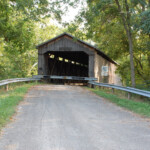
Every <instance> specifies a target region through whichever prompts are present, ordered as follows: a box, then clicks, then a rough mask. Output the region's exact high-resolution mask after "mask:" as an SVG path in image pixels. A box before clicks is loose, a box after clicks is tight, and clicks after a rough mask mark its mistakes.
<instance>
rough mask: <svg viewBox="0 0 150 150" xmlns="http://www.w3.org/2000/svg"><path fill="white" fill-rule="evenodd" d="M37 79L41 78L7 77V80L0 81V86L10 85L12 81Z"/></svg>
mask: <svg viewBox="0 0 150 150" xmlns="http://www.w3.org/2000/svg"><path fill="white" fill-rule="evenodd" d="M37 80H40V79H36V78H14V79H7V80H1V81H0V86H3V85H8V84H10V83H16V82H25V81H37Z"/></svg>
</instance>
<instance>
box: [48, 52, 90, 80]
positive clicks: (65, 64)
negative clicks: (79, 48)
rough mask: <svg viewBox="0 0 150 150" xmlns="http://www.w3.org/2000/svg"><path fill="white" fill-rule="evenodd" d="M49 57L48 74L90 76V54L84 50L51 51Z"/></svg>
mask: <svg viewBox="0 0 150 150" xmlns="http://www.w3.org/2000/svg"><path fill="white" fill-rule="evenodd" d="M45 57H46V58H47V59H46V60H47V62H46V64H47V65H46V67H47V75H57V76H79V77H88V73H89V64H88V62H89V56H88V55H87V54H86V53H84V52H70V51H65V52H64V51H63V52H60V51H59V52H58V51H51V52H47V53H46V54H45Z"/></svg>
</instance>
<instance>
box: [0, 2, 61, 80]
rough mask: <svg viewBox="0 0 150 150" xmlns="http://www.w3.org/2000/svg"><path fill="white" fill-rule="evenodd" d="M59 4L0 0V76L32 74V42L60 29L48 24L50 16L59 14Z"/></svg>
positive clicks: (34, 69) (34, 66)
mask: <svg viewBox="0 0 150 150" xmlns="http://www.w3.org/2000/svg"><path fill="white" fill-rule="evenodd" d="M60 4H61V3H57V2H55V1H54V2H48V1H47V0H38V1H35V0H28V1H24V0H1V1H0V80H1V79H6V78H13V77H15V78H17V77H26V76H31V75H32V74H36V72H37V50H36V49H35V46H36V45H37V44H39V43H40V42H43V41H45V40H47V39H48V38H52V37H53V36H55V35H56V34H58V32H60V30H59V29H58V27H56V26H54V25H50V24H49V23H50V18H52V17H55V18H57V19H59V18H60V15H61V13H62V11H61V10H60V9H59V7H60ZM46 18H47V19H46Z"/></svg>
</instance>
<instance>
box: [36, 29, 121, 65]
mask: <svg viewBox="0 0 150 150" xmlns="http://www.w3.org/2000/svg"><path fill="white" fill-rule="evenodd" d="M64 36H67V37H69V38H71V39H72V40H73V39H76V41H77V42H79V43H81V44H83V45H86V46H87V47H89V48H90V49H93V50H95V51H96V52H97V53H98V54H99V55H100V56H102V57H103V58H105V59H106V60H108V61H110V62H112V63H114V64H116V65H117V64H118V63H117V62H115V61H114V60H112V59H111V58H110V57H108V56H107V55H106V54H105V53H104V52H102V51H101V50H99V49H98V48H97V47H95V46H93V45H91V44H89V43H87V42H85V41H83V40H80V39H78V38H76V37H74V36H72V35H71V34H69V33H66V32H64V33H62V34H60V35H58V36H56V37H54V38H52V39H50V40H47V41H45V42H43V43H41V44H39V45H37V46H36V48H37V49H38V48H39V47H42V46H44V45H45V44H48V43H51V42H53V41H55V40H57V39H59V38H62V37H64Z"/></svg>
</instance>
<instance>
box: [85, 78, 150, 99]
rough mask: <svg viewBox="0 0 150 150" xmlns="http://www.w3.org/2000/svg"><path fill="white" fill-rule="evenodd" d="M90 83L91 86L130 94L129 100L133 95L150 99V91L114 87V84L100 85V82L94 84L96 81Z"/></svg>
mask: <svg viewBox="0 0 150 150" xmlns="http://www.w3.org/2000/svg"><path fill="white" fill-rule="evenodd" d="M88 83H89V84H91V85H94V86H102V87H108V88H112V89H118V90H122V91H125V92H128V98H129V99H130V97H131V95H130V94H131V93H133V94H137V95H141V96H145V97H148V98H150V91H145V90H140V89H136V88H132V87H123V86H118V85H113V84H106V83H98V82H94V81H93V82H92V81H90V82H88Z"/></svg>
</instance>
